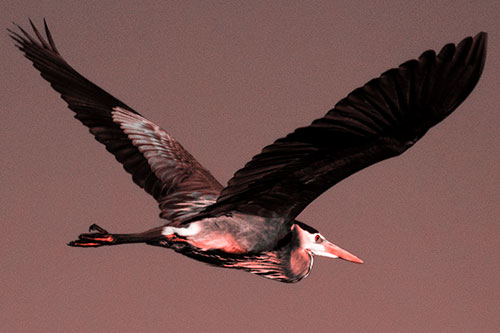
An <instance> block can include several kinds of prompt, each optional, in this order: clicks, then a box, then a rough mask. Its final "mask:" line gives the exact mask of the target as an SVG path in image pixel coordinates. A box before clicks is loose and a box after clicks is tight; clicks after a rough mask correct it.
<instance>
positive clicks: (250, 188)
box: [204, 32, 487, 221]
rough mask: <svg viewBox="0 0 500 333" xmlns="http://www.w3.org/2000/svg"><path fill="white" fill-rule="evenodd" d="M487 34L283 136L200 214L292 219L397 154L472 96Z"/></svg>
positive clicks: (414, 63)
mask: <svg viewBox="0 0 500 333" xmlns="http://www.w3.org/2000/svg"><path fill="white" fill-rule="evenodd" d="M486 38H487V35H486V33H484V32H481V33H479V34H478V35H476V36H475V37H474V38H471V37H468V38H465V39H464V40H463V41H462V42H460V43H459V44H458V45H457V46H455V45H454V44H447V45H445V46H444V47H443V48H442V50H441V52H439V54H438V55H436V54H435V52H434V51H431V50H430V51H426V52H424V53H423V54H422V55H421V56H420V57H419V59H418V60H410V61H407V62H405V63H403V64H402V65H400V66H399V67H398V68H395V69H391V70H389V71H387V72H385V73H383V74H382V75H381V76H380V77H379V78H376V79H373V80H371V81H370V82H368V83H367V84H365V85H364V86H363V87H361V88H358V89H356V90H354V91H353V92H352V93H350V94H349V95H348V96H347V97H346V98H344V99H342V100H341V101H340V102H338V103H337V104H336V105H335V107H334V108H333V109H332V110H330V111H329V112H328V113H327V114H326V115H325V117H323V118H321V119H317V120H315V121H314V122H313V123H312V124H311V125H310V126H308V127H303V128H298V129H297V130H295V131H294V132H293V133H291V134H289V135H288V136H286V137H284V138H281V139H279V140H277V141H276V142H274V143H273V144H272V145H269V146H267V147H265V148H264V149H263V150H262V152H261V153H260V154H258V155H256V156H255V157H253V159H252V160H251V161H250V162H248V163H247V164H246V165H245V167H243V168H242V169H240V170H239V171H237V172H236V173H235V175H234V176H233V178H232V179H231V180H230V181H229V183H228V186H227V187H226V188H224V190H222V192H221V195H220V197H219V198H218V199H217V202H216V203H215V204H214V205H212V206H210V207H207V210H206V211H205V212H204V213H205V214H208V215H217V214H221V213H223V212H227V211H231V210H237V211H240V212H243V213H248V214H254V215H260V216H276V215H278V216H284V217H285V218H287V220H288V221H289V220H291V219H293V218H294V217H296V216H297V215H298V214H299V213H300V212H301V211H302V210H303V209H304V208H305V207H306V206H307V205H308V204H309V203H310V202H311V201H313V200H314V199H315V198H316V197H318V196H319V195H320V194H321V193H323V192H324V191H326V190H327V189H329V188H330V187H331V186H333V185H335V184H336V183H337V182H339V181H341V180H342V179H344V178H346V177H348V176H350V175H352V174H353V173H355V172H357V171H359V170H361V169H363V168H366V167H367V166H370V165H372V164H374V163H376V162H379V161H382V160H384V159H387V158H389V157H392V156H396V155H399V154H401V153H403V152H404V151H405V150H407V149H408V148H409V147H411V146H412V145H413V144H414V143H415V142H416V141H417V140H418V139H420V138H421V137H422V136H423V135H424V134H425V133H426V132H427V130H429V129H430V128H431V127H432V126H434V125H436V124H437V123H439V122H440V121H441V120H443V119H444V118H445V117H446V116H448V115H449V114H450V113H451V112H452V111H453V110H455V109H456V108H457V107H458V105H459V104H460V103H462V102H463V101H464V99H465V98H466V97H467V96H468V95H469V94H470V92H471V91H472V89H473V88H474V86H475V85H476V83H477V82H478V80H479V77H480V76H481V73H482V70H483V67H484V62H485V57H486Z"/></svg>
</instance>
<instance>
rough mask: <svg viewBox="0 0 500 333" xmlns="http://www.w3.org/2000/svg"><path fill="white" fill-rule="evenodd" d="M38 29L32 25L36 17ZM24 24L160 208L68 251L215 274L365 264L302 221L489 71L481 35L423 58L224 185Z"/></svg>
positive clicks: (43, 68) (51, 68) (48, 74)
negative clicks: (200, 267) (170, 253)
mask: <svg viewBox="0 0 500 333" xmlns="http://www.w3.org/2000/svg"><path fill="white" fill-rule="evenodd" d="M30 23H31V21H30ZM31 25H32V27H33V30H34V32H35V34H36V37H37V39H35V38H33V37H32V36H30V35H29V34H28V33H27V32H26V31H24V30H23V29H22V28H20V27H19V29H20V30H21V34H19V33H16V32H13V31H10V30H9V31H10V33H11V37H12V38H13V39H14V40H15V41H16V43H17V46H18V47H19V49H20V50H21V51H23V52H24V54H25V56H26V57H27V58H28V59H29V60H31V61H32V62H33V64H34V66H35V67H36V68H37V69H38V70H39V71H40V72H41V75H42V76H43V77H44V78H45V79H46V80H48V81H49V82H50V83H51V85H52V87H53V88H54V89H55V90H56V91H58V92H59V93H60V94H61V96H62V98H63V99H64V100H65V101H66V102H67V103H68V106H69V108H70V109H71V110H73V111H74V112H75V117H76V118H77V119H78V120H80V121H81V122H82V123H83V124H84V125H85V126H87V127H88V128H89V130H90V132H91V133H92V134H93V135H94V136H95V138H96V139H97V140H98V141H99V142H101V143H102V144H104V145H105V146H106V149H107V150H108V151H109V152H111V153H112V154H113V155H114V156H115V158H116V159H117V160H118V162H120V163H121V164H122V165H123V167H124V169H125V170H126V171H127V172H128V173H130V174H131V175H132V179H133V181H134V182H135V183H136V184H137V185H139V186H140V187H142V188H143V189H144V190H145V191H146V192H148V193H149V194H151V195H152V196H153V197H154V198H155V199H156V200H157V202H158V204H159V207H160V210H161V213H160V217H161V218H163V219H165V222H166V223H165V224H164V225H163V226H160V227H156V228H152V229H150V230H147V231H145V232H142V233H134V234H116V233H109V232H108V231H106V230H105V229H103V228H101V227H99V226H97V225H92V226H91V227H90V230H89V233H85V234H81V235H80V236H79V238H78V239H77V240H75V241H72V242H70V243H69V245H71V246H75V247H99V246H105V245H118V244H126V243H146V244H149V245H153V246H162V247H167V248H171V249H173V250H175V251H177V252H179V253H182V254H184V255H186V256H189V257H191V258H194V259H196V260H199V261H203V262H206V263H209V264H212V265H215V266H219V267H227V268H236V269H242V270H246V271H249V272H251V273H255V274H259V275H262V276H264V277H267V278H270V279H274V280H278V281H282V282H297V281H300V280H301V279H303V278H304V277H306V276H307V275H308V274H309V273H310V271H311V268H312V264H313V255H320V256H326V257H330V258H342V259H345V260H348V261H351V262H357V263H361V262H362V261H361V259H359V258H357V257H356V256H354V255H352V254H351V253H349V252H347V251H345V250H343V249H341V248H340V247H338V246H336V245H334V244H332V243H330V242H329V241H327V240H326V239H325V238H324V237H323V236H322V235H321V234H320V233H319V232H318V231H317V230H316V229H314V228H312V227H310V226H308V225H306V224H304V223H302V222H299V221H297V220H296V219H295V218H296V217H297V215H298V214H299V213H300V212H301V211H302V210H303V209H304V208H305V207H306V206H307V205H308V204H309V203H310V202H311V201H313V200H314V199H315V198H316V197H318V196H319V195H321V193H323V192H324V191H326V190H327V189H328V188H330V187H331V186H333V185H335V184H336V183H337V182H339V181H341V180H342V179H344V178H346V177H348V176H350V175H351V174H353V173H355V172H357V171H359V170H361V169H363V168H365V167H367V166H370V165H372V164H374V163H376V162H378V161H381V160H384V159H387V158H389V157H393V156H397V155H399V154H401V153H403V152H404V151H406V150H407V149H408V148H409V147H411V146H412V145H413V144H414V143H415V142H416V141H417V140H418V139H420V138H421V137H422V136H423V135H424V134H425V133H426V132H427V130H429V129H430V128H431V127H432V126H434V125H435V124H437V123H439V122H440V121H441V120H443V119H444V118H445V117H446V116H448V115H449V114H450V113H451V112H452V111H453V110H455V109H456V108H457V107H458V105H459V104H460V103H461V102H462V101H463V100H464V99H465V98H466V97H467V96H468V95H469V94H470V92H471V91H472V89H473V88H474V86H475V85H476V83H477V82H478V80H479V77H480V75H481V73H482V70H483V66H484V62H485V56H486V34H485V33H479V34H478V35H476V36H475V37H474V38H471V37H468V38H466V39H464V40H463V41H462V42H461V43H459V44H458V45H457V46H455V45H454V44H447V45H445V46H444V47H443V48H442V50H441V51H440V52H439V54H436V53H434V51H426V52H424V53H423V54H422V55H421V56H420V57H419V59H418V60H410V61H407V62H405V63H404V64H402V65H400V66H399V67H398V68H395V69H391V70H389V71H387V72H385V73H383V74H382V75H381V76H380V77H379V78H376V79H374V80H371V81H370V82H368V83H367V84H366V85H364V86H363V87H361V88H359V89H356V90H354V91H353V92H352V93H351V94H349V96H348V97H346V98H344V99H343V100H341V101H340V102H339V103H337V104H336V105H335V107H334V108H333V109H332V110H330V111H329V112H328V113H327V114H326V115H325V116H324V117H323V118H320V119H317V120H315V121H314V122H313V123H312V124H311V125H309V126H307V127H302V128H299V129H297V130H295V131H294V132H292V133H290V134H289V135H287V136H286V137H284V138H281V139H278V140H277V141H275V142H274V143H273V144H271V145H269V146H267V147H265V148H264V149H263V150H262V152H261V153H260V154H258V155H256V156H255V157H254V158H253V159H252V160H251V161H250V162H248V163H247V164H246V165H245V166H244V167H243V168H242V169H240V170H239V171H237V172H236V173H235V175H234V176H233V178H232V179H231V180H229V182H228V185H227V186H226V187H224V186H222V185H221V184H220V183H219V182H218V181H217V180H216V179H215V178H214V177H213V176H212V175H211V174H210V172H208V171H207V170H206V169H205V168H203V166H201V165H200V164H199V163H198V162H197V161H196V160H195V159H194V158H193V156H191V154H189V153H188V152H187V151H186V150H185V149H184V148H183V147H182V146H181V145H180V144H179V143H178V142H177V141H176V140H175V139H174V138H173V137H172V136H171V135H170V134H168V133H167V132H166V131H164V130H163V129H161V128H160V127H159V126H157V125H155V124H153V123H152V122H150V121H149V120H147V119H145V118H144V117H142V116H141V115H140V114H139V113H137V112H136V111H134V110H133V109H132V108H131V107H129V106H127V105H126V104H124V103H123V102H121V101H120V100H118V99H116V98H114V97H113V96H111V95H109V94H108V93H107V92H105V91H104V90H102V89H101V88H99V87H97V86H96V85H94V84H93V83H92V82H90V81H88V80H87V79H85V78H84V77H83V76H81V75H80V74H79V73H78V72H76V71H75V70H74V69H73V68H72V67H71V66H69V65H68V64H67V63H66V61H65V60H64V59H63V58H62V57H61V55H60V54H59V52H58V50H57V49H56V47H55V44H54V41H53V39H52V36H51V34H50V32H49V30H48V28H47V25H46V24H45V33H46V38H47V41H46V40H45V39H44V38H43V37H42V35H41V34H40V32H39V31H38V30H37V29H36V28H35V26H34V25H33V24H32V23H31Z"/></svg>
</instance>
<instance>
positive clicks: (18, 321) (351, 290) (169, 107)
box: [0, 0, 500, 332]
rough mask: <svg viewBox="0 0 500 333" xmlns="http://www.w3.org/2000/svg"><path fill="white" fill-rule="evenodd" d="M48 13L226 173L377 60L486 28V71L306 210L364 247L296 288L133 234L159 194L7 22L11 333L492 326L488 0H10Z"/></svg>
mask: <svg viewBox="0 0 500 333" xmlns="http://www.w3.org/2000/svg"><path fill="white" fill-rule="evenodd" d="M28 17H31V18H32V19H33V20H34V22H35V23H36V24H38V25H40V24H41V22H42V18H43V17H46V18H47V20H48V22H49V25H50V27H51V29H52V33H53V36H54V39H55V41H56V44H57V45H58V48H59V50H60V51H61V53H62V54H63V55H64V57H65V58H66V59H67V61H68V62H69V63H70V64H71V65H72V66H74V67H75V68H76V69H77V70H79V71H80V72H81V73H82V74H83V75H85V76H86V77H87V78H89V79H90V80H92V81H93V82H95V83H97V84H98V85H100V86H102V87H103V88H105V89H106V90H108V91H109V92H110V93H112V94H113V95H115V96H116V97H118V98H120V99H122V100H123V101H125V102H126V103H127V104H129V105H131V106H132V107H134V108H135V109H136V110H138V111H139V112H141V113H142V114H143V115H144V116H146V117H148V118H149V119H150V120H152V121H154V122H155V123H157V124H159V125H161V126H162V127H163V128H165V129H166V130H167V131H169V132H170V133H172V134H173V135H174V136H175V137H176V138H177V139H178V140H179V141H180V142H181V143H182V144H183V145H184V146H185V147H186V148H187V149H188V150H189V151H191V153H192V154H193V155H194V156H195V157H197V158H198V159H199V161H200V162H201V163H202V164H204V165H205V166H206V167H207V168H208V169H210V170H211V171H212V172H213V174H214V175H215V176H216V177H217V178H218V179H219V180H221V181H222V182H223V183H225V182H226V181H227V180H228V179H229V178H230V177H231V175H232V174H233V172H234V171H236V170H237V169H238V168H240V167H241V166H243V164H244V163H245V162H246V161H248V160H249V159H250V158H251V157H252V156H253V155H254V154H256V153H257V152H259V150H260V149H261V148H262V147H263V146H265V145H267V144H269V143H271V142H272V141H273V140H275V139H276V138H278V137H281V136H283V135H285V134H287V133H288V132H290V131H291V130H293V129H294V128H296V127H299V126H304V125H307V124H309V123H310V122H311V121H312V120H313V119H315V118H318V117H321V116H323V115H324V114H325V113H326V111H327V110H328V109H330V108H331V107H332V106H333V105H334V104H335V103H336V102H337V101H338V100H339V99H341V98H342V97H344V96H345V95H346V94H347V93H349V92H350V91H351V90H353V89H354V88H356V87H358V86H360V85H362V84H364V83H365V82H366V81H368V80H369V79H371V78H373V77H375V76H378V75H379V74H380V73H381V72H383V71H385V70H386V69H389V68H391V67H394V66H397V65H399V64H400V63H402V62H404V61H406V60H408V59H410V58H414V57H417V56H418V55H419V54H420V53H421V52H423V51H425V50H427V49H429V48H433V49H439V48H440V47H441V46H443V45H444V44H445V43H447V42H458V41H460V40H461V39H462V38H463V37H465V36H469V35H474V34H476V33H477V32H479V31H487V32H489V33H490V35H489V49H488V59H487V62H486V67H485V70H484V73H483V77H482V79H481V80H480V81H479V84H478V85H477V87H476V89H475V90H474V91H473V92H472V94H471V95H470V97H469V98H468V99H467V100H466V101H465V103H463V104H462V105H461V107H460V108H459V109H458V110H457V111H456V112H455V113H454V114H453V115H452V116H450V117H449V118H448V119H446V120H445V121H444V122H443V123H441V124H439V125H438V126H437V127H436V128H434V129H433V130H431V131H430V132H429V133H428V134H427V135H426V136H425V137H424V138H423V139H422V140H421V141H420V142H419V143H418V144H417V145H416V146H415V147H413V148H412V149H410V151H408V152H407V153H406V154H404V155H403V156H401V157H398V158H395V159H391V160H388V161H384V162H382V163H379V164H377V165H375V166H373V167H371V168H369V169H366V170H364V171H362V172H360V173H358V174H356V175H355V176H353V177H351V178H349V179H347V180H345V181H343V182H341V183H340V184H338V185H337V186H336V187H335V188H333V189H331V190H330V191H328V192H327V193H325V194H324V195H323V196H321V197H320V198H319V199H318V200H316V201H315V202H314V203H313V204H311V205H310V206H309V207H308V208H307V209H306V210H305V211H304V212H303V213H302V214H301V215H300V217H299V219H300V220H302V221H304V222H306V223H308V224H311V225H312V226H314V227H316V228H317V229H319V230H320V231H321V232H322V233H323V234H324V235H325V236H327V238H329V239H330V240H332V241H333V242H334V243H336V244H338V245H340V246H342V247H344V248H346V249H348V250H349V251H352V252H353V253H355V254H356V255H358V256H360V257H361V258H362V259H364V260H365V264H364V265H354V264H351V263H348V262H343V261H340V260H329V259H323V258H319V259H316V261H315V266H314V268H313V271H312V274H311V275H310V276H309V278H307V279H306V280H303V281H302V282H300V283H298V284H294V285H287V284H281V283H277V282H274V281H270V280H266V279H263V278H260V277H257V276H254V275H251V274H248V273H244V272H240V271H235V270H226V269H218V268H212V267H209V266H206V265H204V264H202V263H199V262H196V261H193V260H191V259H188V258H186V257H183V256H181V255H179V254H176V253H175V252H173V251H170V250H166V249H161V248H154V247H148V246H142V245H129V246H119V247H110V248H100V249H74V248H69V247H67V246H66V243H67V242H68V241H70V240H73V239H74V238H75V237H76V236H77V235H78V234H80V233H82V232H85V231H86V229H87V227H88V226H89V225H90V224H92V223H98V224H100V225H101V226H103V227H105V228H107V229H108V230H110V231H111V232H135V231H142V230H145V229H148V228H151V227H154V226H156V225H158V224H159V223H160V220H159V219H158V210H157V206H156V203H155V201H154V200H153V199H152V198H150V197H149V196H148V195H147V194H146V193H145V192H143V191H142V190H141V189H139V188H138V187H137V186H136V185H135V184H133V183H132V181H131V179H130V176H129V175H128V174H126V173H125V172H124V171H123V170H122V168H121V166H120V165H119V164H118V163H117V162H116V161H114V159H113V157H112V156H111V155H109V154H108V153H107V152H106V151H105V150H104V148H103V147H102V146H100V145H99V144H98V143H97V142H96V141H94V139H93V138H92V136H91V135H89V134H88V133H87V129H86V128H84V127H83V126H82V125H81V124H80V123H79V122H77V121H76V120H74V119H73V118H72V117H73V114H72V112H70V111H69V110H68V109H66V105H65V103H64V102H63V101H62V100H61V99H60V98H59V96H58V95H57V94H56V93H55V92H54V91H53V90H52V89H51V88H50V86H49V85H48V84H47V83H46V82H45V81H44V80H43V79H42V78H41V77H40V76H39V75H38V73H37V72H36V71H35V70H34V69H33V68H32V67H31V64H30V63H29V62H28V61H27V60H26V59H24V58H23V57H22V55H21V53H20V52H19V51H17V49H15V48H14V47H13V45H12V41H11V40H10V39H9V38H8V37H7V33H6V31H4V33H2V34H1V37H0V43H1V50H2V51H1V54H2V56H1V61H0V73H1V76H0V80H1V89H0V94H1V102H2V103H1V105H2V106H1V122H0V126H1V130H0V141H1V147H2V153H1V155H0V156H1V172H0V207H1V209H2V213H1V219H2V224H1V229H2V230H1V234H2V237H1V242H0V250H1V272H0V276H1V288H0V293H1V295H0V307H1V309H0V327H1V329H0V330H1V331H3V332H16V331H25V332H28V331H46V332H48V331H56V332H70V331H71V332H88V331H91V330H94V331H98V332H99V331H112V332H118V331H120V332H132V331H151V330H155V331H160V330H162V331H183V330H188V329H189V330H194V331H220V332H234V331H273V332H292V331H310V332H313V331H319V332H331V331H334V330H336V331H340V332H354V331H367V332H493V331H496V330H498V328H499V327H500V315H499V311H500V260H499V255H500V223H499V215H500V173H499V165H500V136H499V128H500V103H499V96H500V94H499V93H500V79H499V78H500V71H499V68H500V63H499V61H500V60H499V59H500V46H499V38H500V23H499V17H500V5H499V3H498V1H493V0H492V1H475V2H474V1H437V2H419V1H417V2H409V1H370V2H368V1H365V2H357V1H356V2H350V1H331V2H320V1H317V2H314V3H312V2H307V1H303V2H288V1H283V2H278V1H272V2H271V1H270V2H258V1H250V2H231V1H225V2H213V1H210V2H208V1H175V2H163V1H155V2H147V1H146V2H141V3H140V4H139V2H136V1H115V2H111V1H108V2H105V3H104V4H102V3H101V2H99V1H92V2H90V1H89V2H82V1H64V2H62V1H59V2H50V1H18V0H16V1H12V0H7V1H2V3H1V4H0V22H1V24H0V25H1V26H2V27H3V28H7V27H12V25H11V21H15V22H17V23H19V24H21V25H23V26H24V27H27V26H28V21H27V19H28Z"/></svg>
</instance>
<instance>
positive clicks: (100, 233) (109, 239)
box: [68, 224, 117, 247]
mask: <svg viewBox="0 0 500 333" xmlns="http://www.w3.org/2000/svg"><path fill="white" fill-rule="evenodd" d="M89 231H90V233H88V234H81V235H80V236H78V239H77V240H74V241H71V242H69V243H68V245H69V246H75V247H98V246H103V245H114V244H117V241H116V240H117V239H116V237H115V235H111V234H110V233H108V232H107V231H106V230H105V229H104V228H101V227H100V226H98V225H97V224H92V225H91V226H90V227H89ZM93 231H96V232H93Z"/></svg>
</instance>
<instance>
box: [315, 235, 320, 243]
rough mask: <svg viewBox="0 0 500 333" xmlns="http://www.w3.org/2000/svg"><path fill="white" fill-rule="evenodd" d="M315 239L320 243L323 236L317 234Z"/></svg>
mask: <svg viewBox="0 0 500 333" xmlns="http://www.w3.org/2000/svg"><path fill="white" fill-rule="evenodd" d="M314 241H315V242H316V243H319V242H320V241H321V237H320V236H319V235H316V236H315V237H314Z"/></svg>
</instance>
